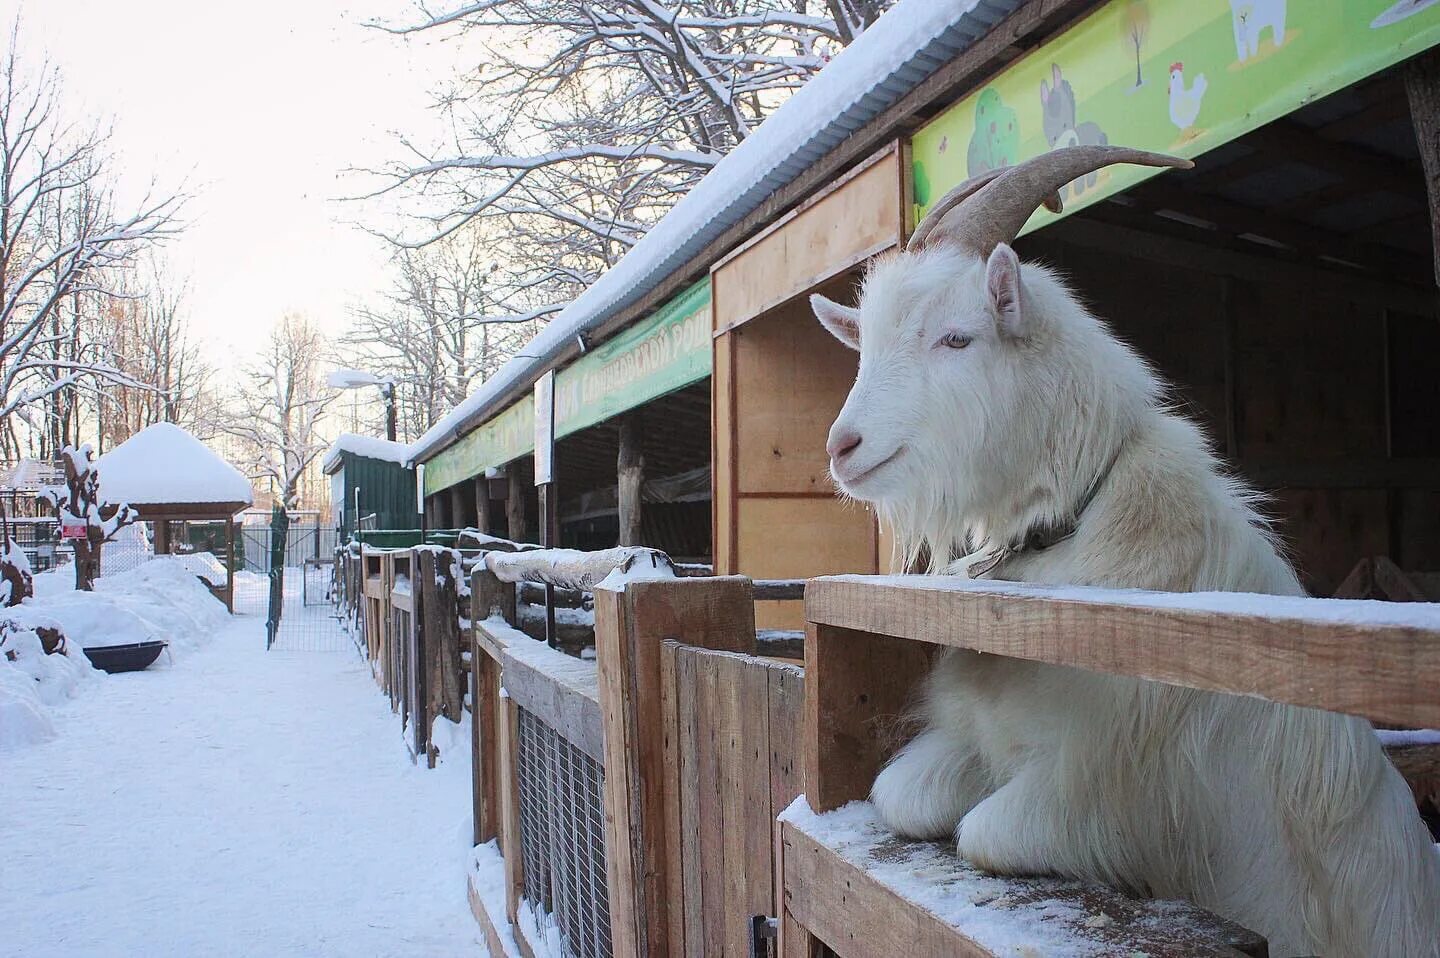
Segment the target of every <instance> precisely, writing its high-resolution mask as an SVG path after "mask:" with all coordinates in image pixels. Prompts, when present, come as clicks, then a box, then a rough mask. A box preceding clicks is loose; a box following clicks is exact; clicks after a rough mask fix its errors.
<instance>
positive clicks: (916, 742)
mask: <svg viewBox="0 0 1440 958" xmlns="http://www.w3.org/2000/svg"><path fill="white" fill-rule="evenodd" d="M994 787H995V785H994V781H993V779H992V778H991V775H990V772H989V770H988V768H987V766H986V764H985V762H984V760H983V759H982V758H981V756H980V755H979V754H978V753H977V751H976V749H975V748H974V745H973V743H972V742H971V741H970V739H969V737H968V736H967V735H965V734H964V732H963V731H962V730H959V729H949V728H936V727H931V728H928V729H926V730H925V731H923V732H921V733H920V734H919V735H917V736H915V738H914V739H912V740H911V741H910V743H909V744H908V745H906V746H905V747H904V748H903V749H901V750H900V752H899V753H898V754H897V755H896V756H895V757H894V758H893V759H891V760H890V764H888V765H886V766H885V769H884V770H883V771H882V772H881V773H880V774H879V775H878V776H877V777H876V778H875V785H874V787H873V788H872V789H871V791H870V800H871V801H872V802H874V803H875V810H876V811H877V812H878V813H879V815H880V819H881V821H883V822H884V823H885V824H886V825H888V826H889V827H890V828H892V829H894V830H895V831H896V832H899V833H900V834H901V835H905V836H907V837H910V838H944V837H946V836H948V835H952V834H954V832H955V826H956V824H957V823H959V821H960V819H962V818H964V817H965V814H966V813H967V812H969V811H970V810H971V809H972V808H974V807H975V805H976V804H977V803H979V802H980V801H981V799H983V798H984V797H985V796H986V795H987V794H989V792H990V791H991V790H992V789H993V788H994Z"/></svg>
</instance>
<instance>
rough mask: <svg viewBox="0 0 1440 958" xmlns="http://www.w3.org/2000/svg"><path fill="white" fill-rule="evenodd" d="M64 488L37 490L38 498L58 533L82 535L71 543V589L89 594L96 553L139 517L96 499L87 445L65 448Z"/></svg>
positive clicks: (97, 572) (97, 571) (96, 567)
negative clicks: (76, 530) (45, 504)
mask: <svg viewBox="0 0 1440 958" xmlns="http://www.w3.org/2000/svg"><path fill="white" fill-rule="evenodd" d="M61 458H62V459H63V460H64V462H65V485H63V486H52V487H49V488H46V489H41V490H40V498H41V499H43V500H45V501H46V502H48V503H50V505H51V506H53V507H54V509H55V517H56V518H57V519H58V520H59V522H60V527H61V528H62V529H68V528H72V527H78V528H80V529H82V530H83V532H82V533H81V534H80V535H79V536H77V537H75V538H73V539H72V540H71V541H72V542H73V543H74V546H75V588H76V589H79V590H81V591H85V592H89V591H92V590H93V589H94V588H95V579H96V578H97V577H98V576H99V575H100V550H101V549H102V548H103V547H104V545H105V543H107V542H109V541H110V540H111V539H113V538H115V533H117V532H119V531H120V530H121V529H123V528H125V527H126V526H128V525H130V524H131V523H134V522H138V521H139V519H140V516H139V514H138V513H136V512H135V510H134V509H132V508H130V506H129V504H128V503H117V502H107V501H105V500H104V499H102V498H101V496H100V470H99V469H97V468H96V467H95V457H94V455H93V451H92V450H91V448H90V445H89V444H88V443H87V444H85V445H83V446H81V447H80V448H79V449H76V448H74V447H73V446H66V447H65V448H64V449H63V450H62V451H61Z"/></svg>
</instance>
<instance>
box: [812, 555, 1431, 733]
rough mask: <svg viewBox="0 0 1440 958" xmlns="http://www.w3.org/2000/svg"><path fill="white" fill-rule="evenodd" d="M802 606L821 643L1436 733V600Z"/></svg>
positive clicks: (1144, 598) (914, 589)
mask: <svg viewBox="0 0 1440 958" xmlns="http://www.w3.org/2000/svg"><path fill="white" fill-rule="evenodd" d="M805 610H806V618H807V619H808V620H809V621H811V622H813V623H815V624H816V626H817V627H818V628H819V629H820V630H821V636H820V641H821V642H822V643H823V642H824V639H825V635H824V631H825V630H827V629H837V628H838V629H841V630H855V631H858V632H870V633H877V634H879V635H888V636H895V637H897V638H903V639H913V640H918V641H921V642H928V643H933V644H937V645H948V646H956V647H960V648H968V649H976V650H978V651H981V652H989V653H993V654H996V655H1007V656H1012V657H1015V658H1022V659H1032V660H1035V661H1041V662H1049V663H1051V664H1055V665H1067V666H1074V667H1077V668H1083V669H1089V670H1092V671H1099V672H1108V673H1112V674H1116V675H1129V676H1134V677H1137V678H1142V679H1150V680H1154V681H1159V682H1167V683H1170V684H1173V685H1182V686H1187V687H1190V688H1197V689H1205V690H1209V691H1216V692H1227V693H1231V694H1236V695H1250V696H1256V697H1259V698H1263V699H1268V700H1270V701H1274V702H1283V703H1286V704H1290V705H1302V706H1308V707H1312V708H1322V709H1327V710H1329V711H1334V712H1346V713H1350V714H1353V715H1360V716H1364V717H1366V718H1370V719H1373V720H1376V721H1382V722H1392V723H1396V724H1400V725H1407V726H1411V727H1421V728H1434V727H1437V726H1440V695H1437V694H1436V691H1435V690H1436V688H1440V604H1434V603H1421V602H1411V603H1392V602H1376V601H1368V600H1355V599H1311V598H1300V597H1288V596H1264V595H1253V594H1242V593H1215V592H1211V593H1162V592H1141V591H1134V590H1116V589H1089V588H1076V587H1064V588H1054V587H1043V586H1032V585H1022V584H1019V583H1002V582H984V583H979V582H974V581H971V580H968V579H961V578H952V577H948V576H829V577H824V578H819V579H812V580H811V581H810V583H809V585H808V587H807V589H806V595H805Z"/></svg>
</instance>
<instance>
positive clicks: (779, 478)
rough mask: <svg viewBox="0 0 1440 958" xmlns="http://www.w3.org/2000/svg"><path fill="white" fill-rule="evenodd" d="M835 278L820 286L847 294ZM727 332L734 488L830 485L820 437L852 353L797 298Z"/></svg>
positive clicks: (802, 489)
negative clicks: (731, 354) (731, 351)
mask: <svg viewBox="0 0 1440 958" xmlns="http://www.w3.org/2000/svg"><path fill="white" fill-rule="evenodd" d="M837 286H838V288H836V287H827V289H826V291H827V292H833V293H835V294H836V295H837V296H839V297H842V298H845V299H850V300H851V301H853V295H854V294H853V290H851V289H849V288H848V287H849V283H848V282H847V283H842V284H837ZM847 293H848V294H849V295H846V294H847ZM732 336H733V337H734V342H735V369H734V374H735V386H736V396H735V429H736V437H735V442H736V444H737V447H738V448H737V467H738V469H739V479H740V482H739V488H740V492H741V493H750V492H766V493H775V492H784V493H819V494H828V493H831V492H832V491H833V489H834V486H833V485H832V484H831V480H830V477H829V471H828V470H829V459H828V457H827V456H826V454H825V440H826V437H827V436H828V435H829V432H830V424H831V423H833V422H834V421H835V417H836V415H838V414H839V412H840V407H841V406H843V405H844V404H845V397H846V396H847V395H848V394H849V392H850V387H851V386H852V385H853V384H854V382H855V371H856V368H857V367H858V365H859V354H857V353H856V352H854V351H853V350H851V349H848V348H847V347H845V346H843V345H841V344H840V343H839V342H838V341H837V340H836V339H835V337H833V336H831V335H830V334H829V333H828V332H826V331H825V329H824V327H822V326H821V325H820V323H819V322H818V321H817V320H816V319H815V316H814V314H813V313H812V312H811V310H810V304H809V303H808V302H807V301H805V300H799V301H796V302H795V303H793V304H790V305H788V306H784V307H781V308H779V309H776V310H773V311H772V312H770V313H768V314H766V315H765V316H764V317H763V318H761V319H759V320H756V321H755V322H753V323H750V324H748V325H746V326H744V327H742V328H740V329H738V330H736V331H735V332H734V333H733V334H732Z"/></svg>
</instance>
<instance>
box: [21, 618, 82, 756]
mask: <svg viewBox="0 0 1440 958" xmlns="http://www.w3.org/2000/svg"><path fill="white" fill-rule="evenodd" d="M16 611H19V610H16ZM40 618H41V617H40V616H38V615H37V616H33V617H32V623H31V625H30V626H29V627H19V626H12V627H9V628H6V627H4V626H0V629H4V630H5V631H4V634H3V637H0V752H5V751H7V750H9V749H16V748H20V747H22V746H26V745H33V744H35V743H37V742H48V741H49V740H50V739H52V738H54V737H55V723H54V721H53V720H52V718H51V715H50V710H51V709H53V708H54V707H55V706H57V705H63V704H64V703H65V702H68V701H69V700H70V699H72V698H74V697H75V695H76V693H77V692H79V690H80V685H81V683H83V682H85V681H87V680H89V679H91V678H93V677H96V676H101V675H104V673H103V672H100V671H98V670H96V669H95V668H93V667H92V666H91V665H90V660H89V659H87V658H86V657H85V653H84V652H81V651H80V647H79V646H77V645H73V644H72V645H69V646H67V648H66V651H65V652H63V653H56V654H54V655H46V654H45V649H44V647H43V646H42V645H41V642H40V636H39V634H38V633H37V632H36V631H35V627H36V626H37V625H40V624H42V623H41V622H39V621H38V620H39V619H40Z"/></svg>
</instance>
